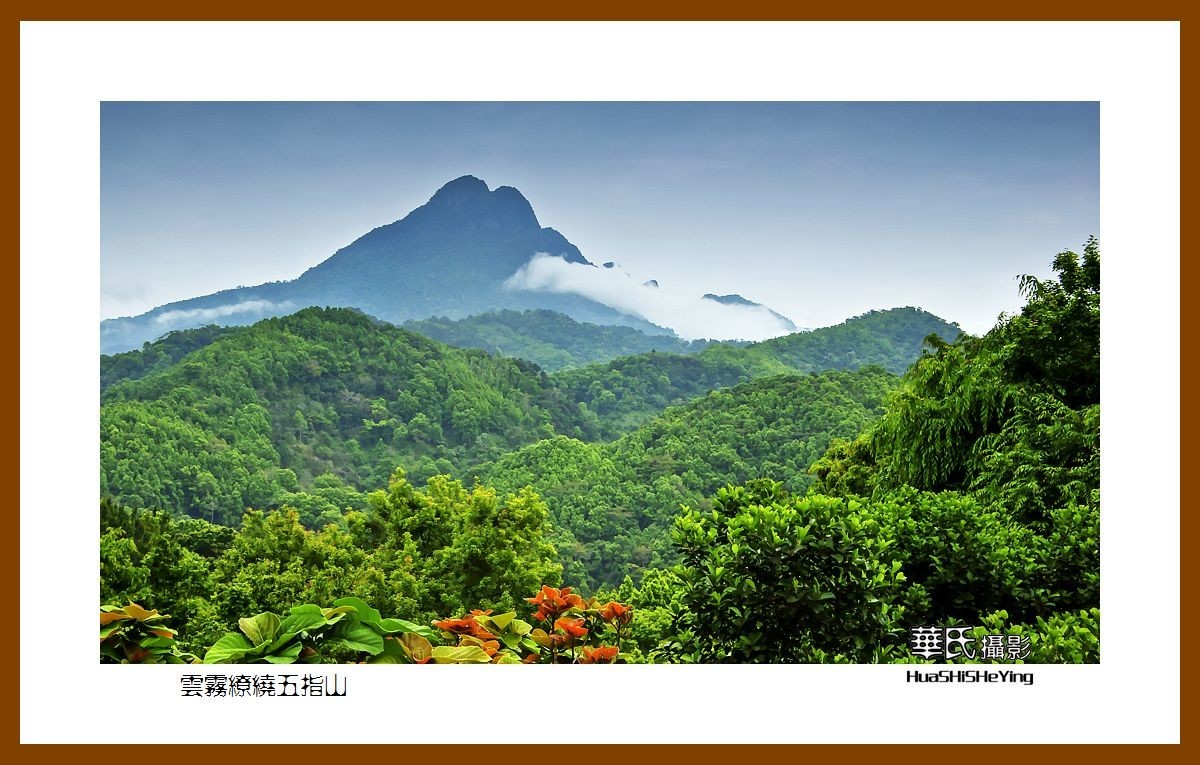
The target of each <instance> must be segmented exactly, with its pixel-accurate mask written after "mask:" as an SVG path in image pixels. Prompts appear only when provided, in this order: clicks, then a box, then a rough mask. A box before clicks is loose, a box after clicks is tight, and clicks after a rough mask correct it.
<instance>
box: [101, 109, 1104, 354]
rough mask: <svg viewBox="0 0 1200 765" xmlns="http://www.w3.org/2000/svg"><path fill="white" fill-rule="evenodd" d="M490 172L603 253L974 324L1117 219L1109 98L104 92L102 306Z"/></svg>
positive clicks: (756, 296)
mask: <svg viewBox="0 0 1200 765" xmlns="http://www.w3.org/2000/svg"><path fill="white" fill-rule="evenodd" d="M466 174H471V175H475V176H477V177H479V178H482V179H483V180H485V181H487V183H488V184H489V186H491V187H492V188H495V187H496V186H501V185H506V186H515V187H516V188H518V189H519V190H520V191H521V192H522V193H523V194H524V195H525V196H526V198H528V199H529V201H530V203H531V204H532V205H533V208H534V210H535V211H536V213H537V215H538V218H539V220H540V221H541V223H542V225H543V226H553V227H554V228H556V229H558V230H559V231H561V232H562V233H563V234H564V235H565V236H566V237H567V238H568V239H570V240H571V241H572V242H573V243H575V244H576V245H577V246H578V247H579V248H580V250H582V252H583V254H584V256H585V257H587V258H588V259H589V260H591V261H592V262H593V263H603V262H605V261H610V260H612V261H616V262H618V263H619V264H621V266H622V267H623V268H624V270H625V271H627V272H629V273H630V274H631V275H632V276H633V277H635V278H636V279H637V280H639V281H644V280H647V279H657V280H658V281H659V283H660V284H662V285H664V287H666V286H668V285H669V286H670V287H671V288H672V289H674V290H678V291H682V292H691V293H694V294H695V295H697V296H698V295H700V294H703V293H705V292H715V293H721V294H723V293H728V292H737V293H740V294H742V295H744V296H745V297H747V298H750V299H752V300H757V301H759V302H762V303H765V304H767V305H769V306H770V307H771V308H773V309H775V310H776V311H779V312H780V313H782V314H784V315H786V316H788V317H790V318H791V319H792V320H794V321H795V322H796V323H797V324H798V325H800V326H805V327H817V326H825V325H828V324H834V323H837V322H839V321H841V320H842V319H845V318H847V317H849V316H853V315H856V314H859V313H862V312H863V311H866V310H869V309H871V308H890V307H894V306H904V305H915V306H920V307H922V308H925V309H927V310H930V311H932V312H934V313H936V314H938V315H940V316H942V317H943V318H945V319H948V320H950V321H957V322H959V323H960V324H961V325H962V326H963V327H964V328H965V329H967V330H969V331H973V332H977V333H978V332H983V331H986V330H987V329H988V328H989V327H990V326H991V325H992V324H993V322H994V321H995V319H996V316H997V315H998V314H999V313H1000V312H1001V311H1011V310H1013V309H1015V308H1016V307H1018V306H1019V305H1020V300H1019V298H1018V296H1017V284H1016V281H1015V279H1014V277H1015V276H1017V275H1018V274H1022V273H1034V274H1038V275H1047V274H1048V273H1049V264H1050V261H1051V260H1052V259H1053V256H1054V254H1055V253H1057V252H1058V251H1060V250H1062V249H1074V250H1076V251H1078V250H1079V248H1080V247H1081V246H1082V244H1083V242H1084V240H1085V239H1086V238H1087V236H1088V235H1089V234H1097V235H1099V234H1100V231H1099V106H1098V104H1096V103H968V102H963V103H527V104H525V103H354V104H347V103H314V104H293V103H105V104H103V105H102V107H101V255H102V262H101V292H102V295H101V313H102V315H103V316H104V317H106V318H107V317H114V316H122V315H131V314H137V313H141V312H143V311H145V310H148V309H150V308H153V307H154V306H156V305H161V304H163V303H166V302H170V301H172V300H180V299H183V298H188V297H194V296H197V295H201V294H206V293H209V292H215V291H216V290H219V289H223V288H227V287H234V286H238V285H251V284H258V283H261V282H265V281H273V280H280V279H292V278H295V277H296V276H298V275H299V274H300V273H301V272H302V271H304V270H305V269H306V268H308V267H310V266H312V265H315V264H316V263H318V262H320V261H322V260H324V259H325V258H327V257H329V256H330V255H332V254H333V252H334V251H335V250H336V249H338V248H339V247H342V246H344V245H346V244H348V243H349V242H350V241H352V240H353V239H355V238H356V237H358V236H359V235H361V234H363V233H365V232H366V231H368V230H369V229H371V228H374V227H376V226H379V225H382V224H385V223H390V222H391V221H394V220H397V219H399V218H401V217H403V216H404V215H405V214H407V213H408V212H409V211H410V210H412V209H413V208H415V207H417V206H419V205H421V204H423V203H424V202H426V201H427V200H428V199H429V197H430V196H431V195H432V194H433V193H434V191H436V190H437V189H438V188H439V187H440V186H442V185H443V184H444V183H446V182H447V181H449V180H451V179H453V178H456V177H458V176H460V175H466Z"/></svg>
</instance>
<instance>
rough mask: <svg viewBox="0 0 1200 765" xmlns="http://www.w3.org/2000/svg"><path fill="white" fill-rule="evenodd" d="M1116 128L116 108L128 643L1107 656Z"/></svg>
mask: <svg viewBox="0 0 1200 765" xmlns="http://www.w3.org/2000/svg"><path fill="white" fill-rule="evenodd" d="M1099 128H1100V108H1099V104H1098V103H1097V102H1090V101H1071V102H1055V101H1038V102H987V101H979V102H957V101H955V102H916V101H914V102H869V101H857V102H787V101H778V102H749V101H747V102H658V101H639V102H500V101H497V102H466V101H462V102H416V101H413V102H362V103H360V102H251V101H244V102H186V101H180V102H133V101H128V102H127V101H106V102H103V103H101V104H100V136H99V142H100V174H99V181H100V202H101V205H100V207H101V209H100V256H101V257H100V296H99V304H100V321H99V326H98V328H97V331H98V334H99V346H100V354H101V355H100V357H99V404H100V412H99V437H100V443H99V457H100V459H99V463H100V476H99V480H100V486H99V511H100V529H99V532H100V539H99V558H100V560H99V564H100V568H99V574H100V576H99V590H100V592H99V606H100V662H101V663H113V664H196V665H225V664H251V663H254V664H275V665H289V664H349V663H354V664H424V663H429V664H504V663H510V664H518V663H523V664H614V663H615V664H758V663H771V664H779V663H786V664H918V665H925V664H928V665H934V664H996V665H1026V664H1094V663H1098V662H1099V661H1100V251H1101V246H1102V241H1103V240H1102V239H1101V231H1100V195H1099V188H1100V135H1099V132H1100V131H1099ZM1114 262H1115V261H1114ZM88 440H89V441H90V438H89V439H88ZM1114 443H1115V441H1114ZM87 480H88V481H89V482H90V480H91V479H87ZM89 544H90V542H89ZM1114 634H1115V633H1114ZM1009 669H1011V667H1009ZM372 671H373V670H372ZM434 671H444V670H434ZM472 671H474V670H472ZM481 671H493V670H491V669H487V670H481ZM515 671H520V672H528V671H531V670H523V669H522V670H515ZM555 671H556V672H557V671H559V670H555ZM581 671H584V670H581ZM609 671H613V670H609ZM1013 677H1014V678H1016V677H1019V675H1017V674H1013ZM197 695H198V694H197Z"/></svg>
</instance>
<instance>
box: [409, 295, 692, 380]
mask: <svg viewBox="0 0 1200 765" xmlns="http://www.w3.org/2000/svg"><path fill="white" fill-rule="evenodd" d="M404 328H405V329H411V330H412V331H413V332H417V333H418V334H422V335H425V336H426V337H431V338H433V339H434V340H437V341H439V342H443V343H445V344H446V345H453V346H456V347H458V348H481V349H483V350H485V351H487V352H488V353H491V354H493V355H496V356H509V357H512V358H521V359H526V360H528V361H532V362H533V363H535V364H537V365H538V366H539V367H541V368H542V369H544V370H546V371H547V372H557V371H559V370H562V369H573V368H575V367H581V366H586V365H588V364H596V363H602V362H606V361H611V360H612V359H615V358H618V357H620V356H629V355H632V354H635V353H649V352H650V351H657V352H659V353H694V352H696V351H699V350H702V349H704V348H706V347H707V346H709V345H710V344H711V341H709V340H694V341H691V342H689V341H687V340H681V339H680V338H678V337H676V336H675V335H673V334H669V333H668V332H667V331H666V330H663V332H662V333H661V334H647V333H645V332H643V331H641V330H639V329H634V328H633V327H619V326H611V325H599V324H589V323H587V322H580V321H575V320H574V319H572V318H571V317H569V316H566V315H564V314H561V313H557V312H555V311H547V310H539V311H511V310H505V311H493V312H491V313H484V314H478V315H476V316H468V317H467V318H465V319H457V320H451V319H447V318H445V317H437V318H433V319H425V320H423V321H406V322H405V323H404Z"/></svg>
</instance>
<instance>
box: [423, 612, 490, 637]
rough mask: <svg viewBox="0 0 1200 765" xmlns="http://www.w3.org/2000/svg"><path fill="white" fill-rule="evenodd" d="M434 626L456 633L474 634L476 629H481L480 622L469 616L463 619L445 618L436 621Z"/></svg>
mask: <svg viewBox="0 0 1200 765" xmlns="http://www.w3.org/2000/svg"><path fill="white" fill-rule="evenodd" d="M433 626H434V627H437V628H438V629H439V630H445V631H446V632H451V633H453V634H455V635H473V634H474V633H475V630H477V629H479V622H477V621H475V620H474V619H472V618H471V617H469V616H464V617H463V618H461V619H443V620H442V621H440V622H434V623H433Z"/></svg>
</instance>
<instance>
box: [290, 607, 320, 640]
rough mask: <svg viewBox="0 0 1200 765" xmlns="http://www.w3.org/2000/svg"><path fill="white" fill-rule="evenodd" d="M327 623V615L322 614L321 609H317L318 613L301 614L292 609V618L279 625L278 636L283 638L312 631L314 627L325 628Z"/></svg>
mask: <svg viewBox="0 0 1200 765" xmlns="http://www.w3.org/2000/svg"><path fill="white" fill-rule="evenodd" d="M314 608H315V606H314ZM327 622H328V620H327V619H326V618H325V615H324V614H323V613H321V611H320V609H317V611H316V612H312V611H302V612H300V613H296V610H295V609H292V614H291V616H289V617H287V618H286V619H284V620H283V621H282V622H280V623H279V633H278V634H279V635H280V636H282V635H284V634H287V633H289V632H290V633H292V634H293V635H294V634H296V633H297V632H305V631H306V630H311V629H313V628H314V627H321V626H324V625H325V624H326V623H327Z"/></svg>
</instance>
